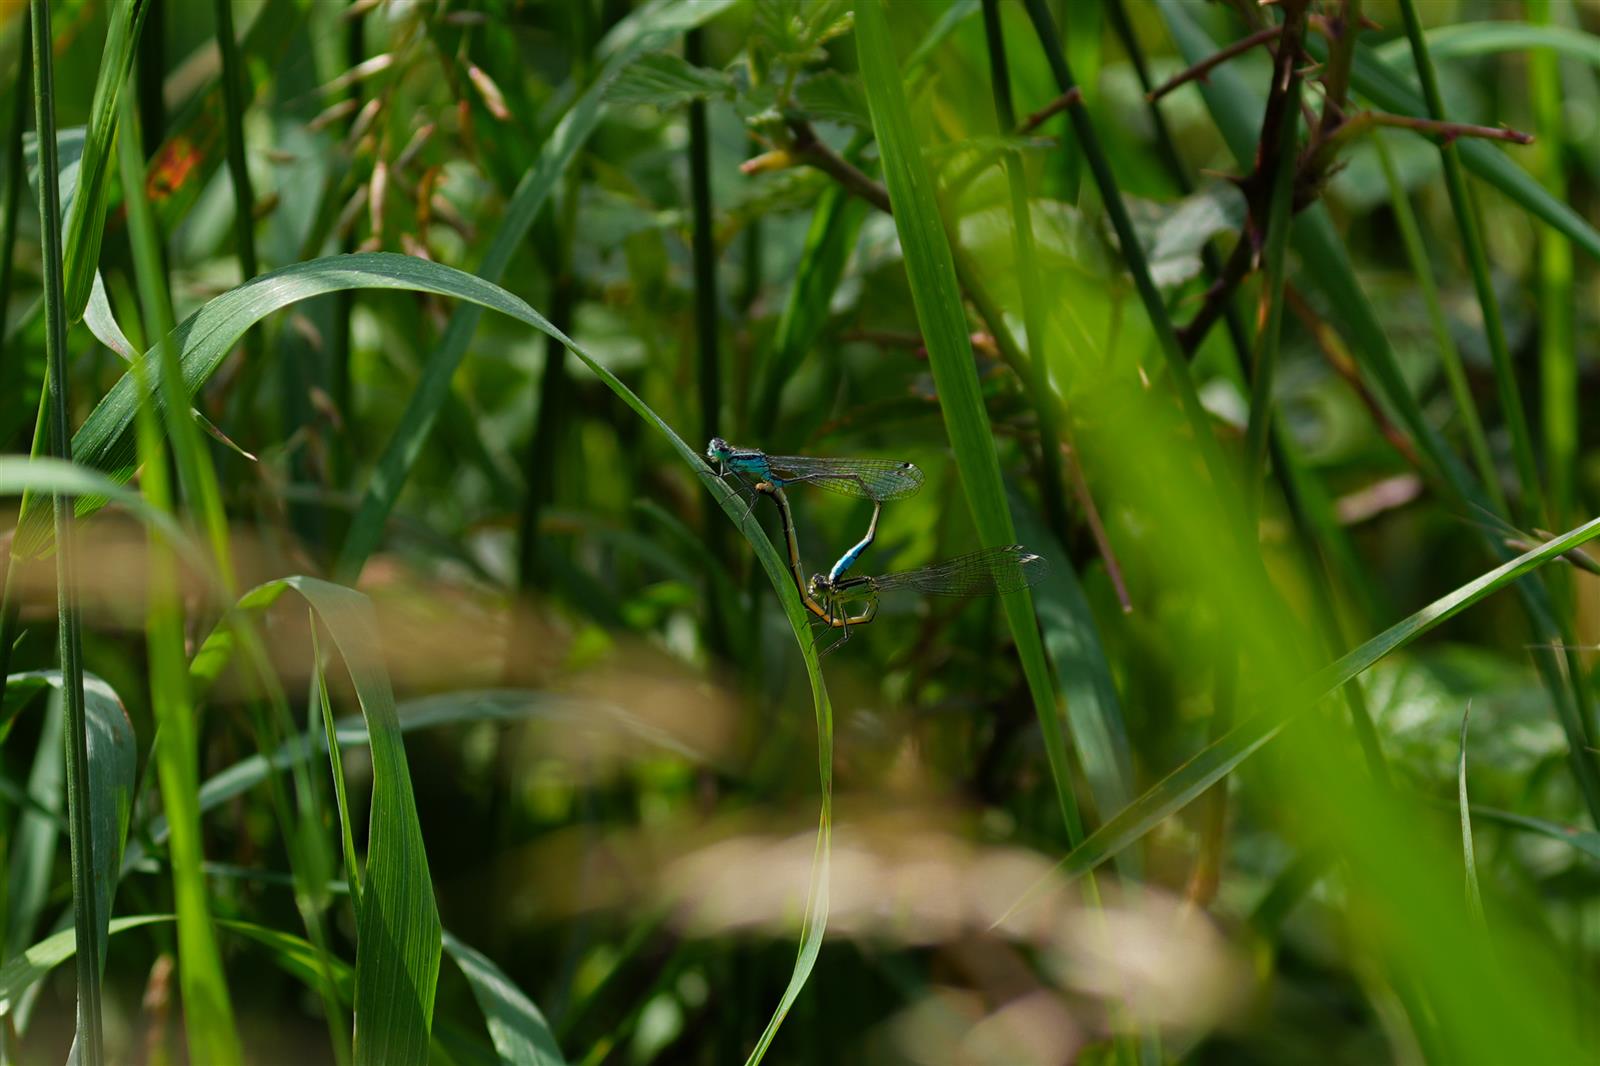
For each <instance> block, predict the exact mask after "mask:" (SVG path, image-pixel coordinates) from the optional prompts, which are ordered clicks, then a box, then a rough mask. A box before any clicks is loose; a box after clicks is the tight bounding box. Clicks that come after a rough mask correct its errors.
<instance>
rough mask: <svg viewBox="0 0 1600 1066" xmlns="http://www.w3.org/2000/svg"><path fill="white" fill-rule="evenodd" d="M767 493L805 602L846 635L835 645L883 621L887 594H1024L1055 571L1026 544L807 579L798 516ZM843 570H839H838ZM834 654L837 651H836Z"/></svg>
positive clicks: (776, 494)
mask: <svg viewBox="0 0 1600 1066" xmlns="http://www.w3.org/2000/svg"><path fill="white" fill-rule="evenodd" d="M761 491H763V492H766V493H767V494H768V495H770V496H771V497H772V498H773V501H774V502H775V503H776V504H777V505H778V514H779V516H780V517H781V518H782V520H783V536H784V541H785V544H786V546H787V547H788V550H789V569H790V572H791V573H792V574H793V575H794V583H795V588H796V589H797V590H799V592H800V599H801V602H803V603H804V604H805V606H806V610H808V611H810V612H811V613H812V614H813V615H814V616H816V618H817V619H818V620H819V621H820V622H821V623H822V624H824V625H826V626H827V627H828V628H830V629H837V630H839V631H840V634H841V635H840V637H839V640H838V641H837V642H836V644H835V645H834V646H837V645H838V644H842V643H844V642H845V641H847V640H849V639H850V627H851V626H856V625H865V624H866V623H868V622H870V621H872V620H873V618H875V617H877V614H878V597H879V596H880V595H881V594H882V593H885V592H894V591H896V590H899V589H908V590H911V591H913V592H921V593H923V594H925V595H929V596H985V595H1004V594H1005V593H1008V592H1019V591H1021V590H1022V589H1025V588H1028V587H1030V586H1032V585H1036V584H1038V583H1039V581H1041V580H1042V579H1043V578H1044V576H1045V574H1046V573H1048V572H1049V564H1048V563H1046V562H1045V560H1044V558H1043V557H1042V556H1039V555H1035V554H1034V553H1033V552H1030V551H1028V549H1026V548H1024V547H1023V546H1022V545H1020V544H1012V545H1010V546H1009V547H1005V548H984V549H982V550H980V551H975V552H969V553H968V554H966V555H958V556H956V557H954V558H952V559H946V560H944V561H943V562H938V563H931V564H929V565H927V566H922V567H918V568H917V569H915V570H900V571H896V572H894V573H890V574H881V575H878V576H876V577H848V578H843V579H840V578H836V577H835V576H834V575H833V574H832V573H829V574H812V575H811V579H810V580H809V581H806V580H804V579H803V578H802V574H803V570H802V566H801V561H800V542H799V540H798V539H797V538H796V536H795V531H794V516H793V515H792V514H791V513H790V511H789V500H788V497H786V496H785V495H784V494H783V490H782V489H781V488H777V487H776V486H771V487H768V488H764V489H762V490H761ZM835 569H836V570H837V569H838V568H837V567H835ZM828 650H830V651H831V650H832V647H830V648H829V649H828Z"/></svg>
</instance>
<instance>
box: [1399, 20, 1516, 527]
mask: <svg viewBox="0 0 1600 1066" xmlns="http://www.w3.org/2000/svg"><path fill="white" fill-rule="evenodd" d="M1400 16H1401V19H1402V21H1403V22H1404V23H1405V28H1406V37H1407V38H1408V39H1409V40H1410V41H1411V56H1412V59H1413V60H1414V61H1415V63H1416V67H1417V78H1418V80H1419V81H1420V82H1421V85H1422V97H1423V100H1424V101H1426V103H1427V106H1428V114H1429V116H1430V117H1431V118H1432V119H1434V120H1435V121H1437V122H1447V121H1449V116H1448V114H1447V113H1446V111H1445V106H1444V99H1443V97H1442V96H1441V95H1440V93H1439V80H1438V77H1437V76H1436V75H1435V73H1434V69H1433V60H1432V59H1431V58H1430V57H1429V55H1428V42H1427V39H1426V37H1425V36H1424V35H1423V32H1422V21H1421V19H1420V18H1418V16H1417V9H1416V3H1415V0H1400ZM1439 155H1440V158H1441V159H1442V160H1443V162H1444V179H1445V188H1446V190H1448V192H1449V194H1450V207H1451V209H1452V211H1454V213H1455V218H1456V228H1457V229H1459V230H1460V231H1461V246H1462V251H1463V252H1464V253H1465V254H1466V257H1467V265H1468V267H1469V268H1470V269H1471V271H1472V285H1473V288H1474V289H1475V290H1477V294H1478V306H1479V307H1480V308H1481V309H1482V312H1483V330H1484V335H1485V336H1486V338H1487V339H1488V342H1489V356H1490V359H1491V360H1492V362H1493V364H1494V376H1495V386H1496V388H1497V389H1498V391H1499V393H1500V407H1501V415H1502V417H1504V419H1505V422H1506V429H1507V430H1508V431H1509V433H1510V435H1511V455H1512V458H1513V459H1514V460H1515V462H1516V467H1517V478H1518V480H1519V481H1520V482H1521V488H1522V499H1521V501H1520V502H1521V505H1522V509H1523V511H1524V513H1525V514H1527V515H1529V516H1531V517H1532V518H1533V519H1534V520H1535V521H1536V522H1537V523H1541V524H1542V523H1545V522H1547V517H1546V510H1545V503H1544V493H1543V491H1542V490H1541V489H1540V485H1539V470H1538V466H1537V464H1536V463H1535V461H1534V456H1533V438H1532V436H1531V435H1530V434H1529V432H1528V421H1527V416H1526V414H1525V413H1524V411H1523V408H1522V392H1521V389H1520V388H1519V387H1518V385H1517V375H1516V368H1515V367H1514V366H1513V365H1512V362H1511V352H1510V349H1509V348H1508V347H1507V345H1506V331H1505V326H1504V324H1503V323H1502V322H1501V320H1500V301H1499V298H1498V297H1496V296H1495V292H1494V280H1493V277H1492V275H1491V274H1490V272H1489V259H1488V255H1487V254H1486V253H1485V251H1484V247H1483V235H1482V232H1481V230H1480V227H1479V224H1478V207H1477V203H1476V202H1475V200H1474V197H1473V195H1472V190H1471V189H1470V188H1469V187H1468V186H1467V176H1466V170H1465V169H1464V168H1463V167H1462V165H1461V155H1460V150H1459V148H1458V147H1457V145H1456V143H1455V141H1453V140H1447V141H1444V142H1443V143H1442V144H1440V146H1439Z"/></svg>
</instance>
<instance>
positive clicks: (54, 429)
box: [31, 0, 105, 1066]
mask: <svg viewBox="0 0 1600 1066" xmlns="http://www.w3.org/2000/svg"><path fill="white" fill-rule="evenodd" d="M31 10H32V17H33V26H34V29H35V32H34V35H33V106H34V125H33V128H34V130H35V131H36V132H37V134H38V145H39V174H40V178H39V181H38V187H39V232H40V241H41V243H42V245H43V258H44V307H45V363H46V367H47V369H46V377H47V380H48V382H49V385H48V389H49V394H50V430H49V436H50V451H51V452H52V453H53V454H54V455H55V456H56V457H57V458H60V459H63V460H66V461H69V462H70V461H71V459H72V440H71V438H70V436H69V435H68V430H67V420H68V411H69V408H68V406H67V370H66V360H67V308H66V303H65V295H64V293H63V291H62V286H63V274H62V269H63V268H62V249H61V237H62V228H61V200H60V195H61V190H60V185H59V183H58V182H57V181H56V180H55V176H56V175H57V174H59V173H60V170H61V168H60V166H59V165H58V163H57V158H56V116H55V112H56V96H55V57H54V50H55V38H54V37H53V36H52V33H51V29H50V4H49V0H33V6H32V9H31ZM51 502H52V507H51V510H52V511H53V513H54V519H55V522H54V532H55V541H56V632H57V643H58V648H59V655H60V664H61V673H62V676H63V677H64V678H65V679H66V680H65V684H64V686H63V688H64V692H63V697H64V698H63V704H64V706H65V708H66V730H65V740H66V744H65V747H66V767H67V774H66V784H67V826H68V836H69V840H70V844H71V853H72V911H73V925H74V928H75V930H76V932H77V941H78V943H79V944H81V945H83V948H84V954H85V955H87V956H88V959H89V962H88V963H87V964H84V963H83V962H80V963H79V964H78V966H77V976H78V1017H77V1032H76V1035H75V1036H74V1038H73V1046H74V1048H75V1049H76V1051H77V1054H78V1055H79V1056H80V1061H82V1062H84V1063H87V1064H88V1066H100V1064H101V1063H102V1062H104V1061H105V1035H104V1032H103V1030H102V1023H101V1012H102V1004H101V1002H100V1001H101V979H100V967H99V965H98V960H100V959H102V958H104V957H105V951H104V946H103V941H104V932H103V930H102V928H101V926H100V923H99V920H98V915H97V914H96V907H95V900H96V898H97V896H96V892H95V875H94V853H95V848H94V819H93V816H92V814H91V810H90V795H91V793H90V784H89V719H88V714H87V712H86V710H85V707H84V692H83V638H82V635H81V633H80V632H79V629H78V612H77V609H76V607H75V603H74V601H75V598H76V596H77V574H76V570H75V565H74V563H75V561H74V558H73V556H74V553H75V548H74V543H73V533H72V523H73V507H72V501H71V498H70V497H69V496H67V495H65V494H64V493H62V492H60V491H59V490H57V491H56V492H54V493H53V494H52V496H51Z"/></svg>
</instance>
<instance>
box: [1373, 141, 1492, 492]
mask: <svg viewBox="0 0 1600 1066" xmlns="http://www.w3.org/2000/svg"><path fill="white" fill-rule="evenodd" d="M1372 143H1373V148H1374V150H1375V151H1376V152H1377V156H1378V164H1379V166H1380V167H1382V169H1383V179H1384V182H1385V183H1386V184H1387V185H1388V186H1389V203H1390V206H1391V208H1392V209H1393V211H1394V217H1395V224H1396V226H1397V227H1398V228H1399V230H1400V242H1401V244H1403V245H1404V246H1405V250H1406V259H1407V261H1408V262H1409V263H1410V264H1411V272H1412V273H1413V274H1415V275H1416V278H1417V288H1418V289H1419V290H1420V291H1421V293H1422V302H1423V305H1424V306H1425V307H1426V308H1427V309H1428V325H1429V327H1430V328H1431V329H1432V330H1433V340H1434V345H1435V347H1437V348H1438V350H1439V365H1440V366H1441V367H1443V368H1444V376H1445V381H1446V383H1447V384H1448V385H1449V386H1450V397H1451V399H1453V400H1454V401H1455V404H1456V411H1457V412H1458V413H1459V414H1460V416H1461V424H1462V426H1463V428H1465V430H1466V434H1467V450H1468V451H1470V452H1471V453H1472V462H1473V465H1474V466H1475V467H1476V468H1477V471H1478V479H1479V480H1480V481H1481V482H1482V483H1483V486H1484V490H1485V491H1486V492H1487V493H1488V494H1489V497H1490V498H1491V499H1492V500H1493V501H1494V504H1495V507H1496V508H1497V509H1498V510H1499V511H1500V512H1501V513H1505V514H1509V513H1510V508H1509V506H1508V505H1507V503H1506V500H1505V492H1504V490H1503V489H1501V487H1500V477H1499V475H1498V473H1497V472H1496V470H1495V466H1494V458H1493V456H1492V455H1491V454H1490V452H1489V441H1488V438H1487V437H1486V436H1485V435H1484V432H1483V420H1482V419H1481V418H1480V417H1479V416H1478V405H1477V403H1476V402H1475V401H1474V400H1473V399H1472V390H1471V387H1470V386H1469V385H1468V383H1467V372H1466V370H1465V369H1463V368H1462V365H1461V352H1460V350H1459V349H1458V348H1457V347H1456V341H1455V336H1454V335H1453V334H1452V333H1451V332H1450V323H1449V321H1448V320H1447V319H1446V318H1445V314H1444V305H1443V304H1442V303H1441V302H1440V300H1439V286H1438V283H1437V282H1436V281H1435V280H1434V277H1433V265H1432V263H1431V262H1430V261H1429V258H1428V249H1427V245H1426V244H1425V243H1424V242H1423V238H1422V228H1421V227H1420V226H1419V225H1418V223H1417V216H1416V212H1415V211H1413V210H1412V209H1411V198H1410V197H1409V196H1408V195H1407V193H1406V189H1405V186H1404V185H1402V184H1401V183H1400V175H1399V174H1398V173H1397V172H1396V171H1395V168H1394V162H1393V160H1392V159H1391V158H1390V156H1389V149H1388V148H1387V147H1386V146H1385V145H1384V136H1383V133H1382V131H1379V132H1378V133H1377V134H1376V135H1374V136H1373V138H1372Z"/></svg>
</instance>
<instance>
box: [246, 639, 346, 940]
mask: <svg viewBox="0 0 1600 1066" xmlns="http://www.w3.org/2000/svg"><path fill="white" fill-rule="evenodd" d="M317 628H318V627H317V619H316V615H315V613H313V614H312V617H311V666H312V669H313V670H315V672H316V689H315V691H314V693H313V695H314V698H315V700H316V704H317V709H318V710H319V711H321V712H322V729H323V736H324V739H325V740H326V741H327V745H328V771H329V773H330V774H332V776H333V796H334V806H335V808H336V809H337V811H338V814H339V842H340V845H341V846H342V847H343V849H344V875H345V878H346V879H347V880H348V881H349V882H350V898H351V899H352V900H354V901H355V905H356V912H357V913H360V911H361V864H360V863H359V862H357V861H356V840H355V832H354V830H353V829H352V827H351V822H350V800H349V798H348V797H347V796H346V795H345V782H344V761H343V760H342V759H341V758H340V756H339V731H338V729H337V728H335V726H334V724H333V701H332V700H331V699H329V698H328V677H327V674H326V672H325V671H324V670H323V668H322V645H321V640H320V639H319V638H318V636H317ZM362 735H363V736H367V735H368V734H367V733H366V732H365V731H364V730H363V732H362ZM290 743H292V741H291V742H290ZM266 768H267V763H266V760H262V769H263V770H265V769H266Z"/></svg>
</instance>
